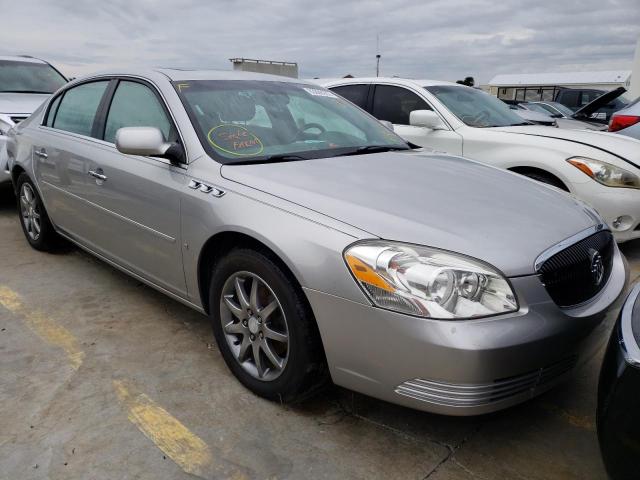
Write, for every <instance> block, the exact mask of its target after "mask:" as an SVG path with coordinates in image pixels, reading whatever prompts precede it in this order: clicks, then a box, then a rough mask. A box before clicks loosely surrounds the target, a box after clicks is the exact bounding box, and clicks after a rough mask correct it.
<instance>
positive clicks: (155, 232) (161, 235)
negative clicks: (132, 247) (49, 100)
mask: <svg viewBox="0 0 640 480" xmlns="http://www.w3.org/2000/svg"><path fill="white" fill-rule="evenodd" d="M42 183H44V184H46V185H47V186H49V187H51V188H53V189H55V190H57V191H59V192H62V193H64V194H65V195H68V196H70V197H73V198H75V199H76V200H80V201H82V202H84V203H86V204H87V205H90V206H92V207H94V208H97V209H99V210H101V211H103V212H105V213H108V214H110V215H112V216H114V217H116V218H118V219H120V220H122V221H124V222H127V223H130V224H131V225H135V226H136V227H138V228H140V229H141V230H144V231H146V232H148V233H151V234H152V235H155V236H156V237H158V238H161V239H162V240H166V241H167V242H170V243H175V241H176V239H175V238H174V237H172V236H170V235H167V234H166V233H162V232H159V231H158V230H154V229H153V228H151V227H148V226H146V225H143V224H142V223H138V222H136V221H135V220H131V219H130V218H127V217H125V216H123V215H120V214H119V213H116V212H114V211H111V210H109V209H108V208H104V207H102V206H100V205H98V204H96V203H93V202H90V201H89V200H87V199H86V198H82V197H79V196H78V195H76V194H74V193H71V192H68V191H66V190H64V189H62V188H60V187H58V186H56V185H53V184H51V183H49V182H47V181H46V180H42Z"/></svg>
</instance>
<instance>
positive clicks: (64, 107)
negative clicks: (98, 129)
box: [50, 81, 109, 137]
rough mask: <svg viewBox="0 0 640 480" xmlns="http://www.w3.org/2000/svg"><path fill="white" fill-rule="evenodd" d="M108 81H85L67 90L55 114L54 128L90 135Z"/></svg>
mask: <svg viewBox="0 0 640 480" xmlns="http://www.w3.org/2000/svg"><path fill="white" fill-rule="evenodd" d="M108 83H109V82H108V81H100V82H91V83H83V84H82V85H78V86H77V87H73V88H70V89H69V90H67V91H66V93H65V94H64V96H63V97H62V100H61V101H60V105H59V106H58V111H57V113H56V114H55V119H54V120H53V128H56V129H58V130H64V131H66V132H72V133H77V134H79V135H86V136H87V137H90V136H91V130H92V129H93V122H94V120H95V117H96V111H97V110H98V105H100V100H102V96H103V95H104V92H105V90H106V88H107V85H108ZM50 113H51V112H50Z"/></svg>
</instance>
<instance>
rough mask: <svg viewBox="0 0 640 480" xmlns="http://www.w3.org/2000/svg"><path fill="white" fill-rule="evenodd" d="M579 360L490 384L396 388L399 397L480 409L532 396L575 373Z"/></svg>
mask: <svg viewBox="0 0 640 480" xmlns="http://www.w3.org/2000/svg"><path fill="white" fill-rule="evenodd" d="M576 361H577V357H575V356H573V357H568V358H566V359H564V360H561V361H560V362H557V363H554V364H552V365H550V366H547V367H543V368H540V369H538V370H535V371H532V372H529V373H524V374H521V375H517V376H514V377H509V378H502V379H499V380H494V381H493V382H491V383H477V384H472V383H458V384H455V383H446V382H438V381H435V380H423V379H420V378H416V379H415V380H408V381H406V382H404V383H403V384H401V385H398V387H396V390H395V392H396V393H397V394H398V395H403V396H405V397H411V398H413V399H416V400H420V401H423V402H428V403H434V404H437V405H445V406H448V407H479V406H483V405H489V404H491V403H495V402H499V401H501V400H506V399H508V398H510V397H514V396H516V395H520V394H522V393H525V392H529V393H530V394H531V395H532V396H533V395H535V393H536V391H537V390H541V389H543V388H544V387H545V386H546V385H548V384H549V383H551V382H552V381H553V380H555V379H557V378H559V377H561V376H562V375H564V374H566V373H568V372H569V371H571V370H572V369H573V367H574V366H575V364H576Z"/></svg>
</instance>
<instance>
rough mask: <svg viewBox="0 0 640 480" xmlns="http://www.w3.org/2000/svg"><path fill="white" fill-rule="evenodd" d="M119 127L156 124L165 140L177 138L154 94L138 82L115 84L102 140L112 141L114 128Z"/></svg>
mask: <svg viewBox="0 0 640 480" xmlns="http://www.w3.org/2000/svg"><path fill="white" fill-rule="evenodd" d="M123 127H156V128H157V129H159V130H160V131H161V132H162V135H163V136H164V139H165V141H168V142H173V141H176V140H177V133H176V131H175V129H174V128H173V125H172V123H171V120H169V117H168V116H167V113H166V111H165V110H164V108H163V106H162V103H160V100H159V99H158V97H157V96H156V95H155V93H154V92H153V91H152V90H151V89H150V88H149V87H147V86H146V85H143V84H141V83H138V82H130V81H121V82H120V83H119V84H118V88H116V91H115V93H114V95H113V100H112V101H111V107H110V108H109V113H108V115H107V122H106V125H105V131H104V140H105V141H106V142H111V143H115V141H116V132H117V131H118V129H119V128H123Z"/></svg>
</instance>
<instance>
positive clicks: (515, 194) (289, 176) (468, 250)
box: [221, 152, 599, 276]
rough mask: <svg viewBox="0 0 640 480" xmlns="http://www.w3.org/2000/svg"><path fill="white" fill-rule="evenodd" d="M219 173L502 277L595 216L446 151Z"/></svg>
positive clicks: (527, 268) (553, 192)
mask: <svg viewBox="0 0 640 480" xmlns="http://www.w3.org/2000/svg"><path fill="white" fill-rule="evenodd" d="M221 172H222V175H223V176H224V177H225V178H227V179H228V180H231V181H234V182H238V183H241V184H243V185H246V186H249V187H252V188H255V189H258V190H260V191H263V192H266V193H269V194H271V195H275V196H277V197H280V198H282V199H285V200H288V201H290V202H294V203H296V204H298V205H301V206H303V207H306V208H308V209H311V210H314V211H315V212H318V213H321V214H323V215H326V216H329V217H332V218H334V219H337V220H339V221H341V222H343V223H346V224H349V225H352V226H354V227H357V228H359V229H360V230H364V231H365V232H368V233H369V234H371V235H373V236H377V237H381V238H385V239H390V240H397V241H402V242H408V243H415V244H420V245H428V246H432V247H437V248H442V249H446V250H451V251H455V252H459V253H463V254H466V255H470V256H472V257H475V258H479V259H482V260H484V261H486V262H489V263H491V264H492V265H494V266H496V267H497V268H499V269H500V270H502V271H503V272H504V273H505V274H506V275H508V276H517V275H528V274H532V273H534V267H533V265H534V261H535V259H536V257H537V256H538V255H539V254H540V253H542V252H543V251H544V250H546V249H547V248H549V247H551V246H552V245H555V244H556V243H558V242H560V241H561V240H564V239H566V238H568V237H570V236H571V235H574V234H575V233H577V232H580V231H582V230H584V229H586V228H588V227H590V226H592V225H594V224H596V223H598V222H599V218H598V217H597V216H596V215H595V214H594V213H593V210H591V209H590V208H589V207H586V206H585V205H584V204H583V203H582V202H580V201H579V200H576V199H574V198H573V197H571V196H569V195H567V194H565V193H563V192H561V191H560V190H557V189H555V188H553V187H549V186H546V185H542V184H539V183H536V182H534V181H532V180H529V179H527V178H525V177H522V176H519V175H516V174H513V173H510V172H507V171H504V170H499V169H497V168H494V167H490V166H488V165H484V164H481V163H479V162H474V161H471V160H466V159H463V158H459V157H453V156H448V155H434V154H423V153H396V152H389V153H378V154H369V155H357V156H349V157H334V158H325V159H315V160H306V161H297V162H285V163H270V164H257V165H224V166H223V167H222V169H221Z"/></svg>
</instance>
